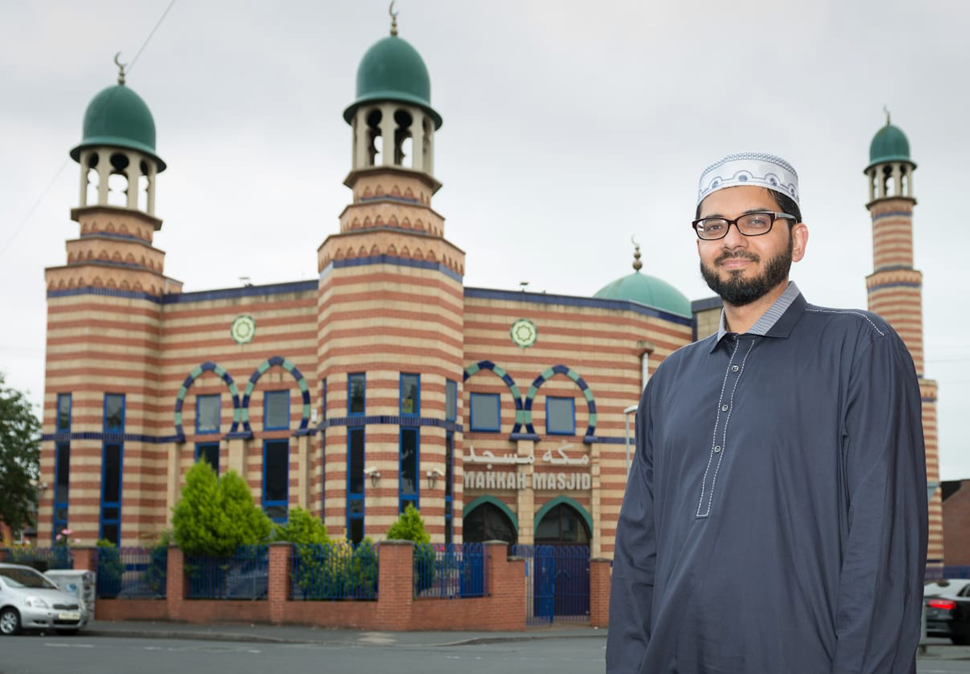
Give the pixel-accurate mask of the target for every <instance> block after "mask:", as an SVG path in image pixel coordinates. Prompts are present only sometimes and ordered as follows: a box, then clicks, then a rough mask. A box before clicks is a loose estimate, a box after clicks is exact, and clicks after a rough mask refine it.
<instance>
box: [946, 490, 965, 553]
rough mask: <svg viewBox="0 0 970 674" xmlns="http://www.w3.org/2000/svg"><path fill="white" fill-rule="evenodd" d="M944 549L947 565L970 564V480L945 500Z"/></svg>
mask: <svg viewBox="0 0 970 674" xmlns="http://www.w3.org/2000/svg"><path fill="white" fill-rule="evenodd" d="M943 551H944V553H943V554H944V562H945V564H946V565H947V566H970V480H964V481H963V483H962V484H961V486H960V489H958V490H957V491H956V492H955V493H953V494H951V495H950V497H949V498H948V499H947V500H945V501H944V502H943Z"/></svg>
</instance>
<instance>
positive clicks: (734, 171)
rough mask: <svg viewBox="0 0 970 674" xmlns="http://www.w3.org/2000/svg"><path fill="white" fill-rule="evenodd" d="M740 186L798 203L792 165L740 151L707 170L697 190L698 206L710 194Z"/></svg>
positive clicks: (778, 159) (759, 153)
mask: <svg viewBox="0 0 970 674" xmlns="http://www.w3.org/2000/svg"><path fill="white" fill-rule="evenodd" d="M739 185H755V186H757V187H766V188H768V189H769V190H775V191H776V192H781V193H782V194H784V195H785V196H787V197H790V198H791V199H793V200H794V201H795V203H796V204H797V203H798V174H797V173H795V169H794V168H792V165H791V164H789V163H788V162H787V161H785V160H784V159H782V158H781V157H776V156H775V155H773V154H765V153H763V152H738V153H736V154H729V155H728V156H726V157H725V158H724V159H722V160H720V161H718V162H715V163H714V164H711V165H710V166H708V167H707V168H706V169H704V172H703V173H702V174H701V180H700V184H699V185H698V188H697V204H698V205H700V203H701V202H702V201H704V197H706V196H707V195H708V194H710V193H711V192H716V191H718V190H723V189H724V188H726V187H738V186H739Z"/></svg>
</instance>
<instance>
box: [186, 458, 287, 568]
mask: <svg viewBox="0 0 970 674" xmlns="http://www.w3.org/2000/svg"><path fill="white" fill-rule="evenodd" d="M272 525H273V523H272V522H271V521H270V519H269V517H267V516H266V513H264V512H263V511H262V509H260V508H259V507H258V506H257V505H255V504H254V503H253V496H252V493H250V491H249V485H247V484H246V482H245V480H243V479H242V478H241V477H239V475H238V474H237V473H235V472H234V471H231V470H230V471H228V472H227V473H226V474H225V475H223V476H222V477H221V478H219V477H217V476H216V474H215V471H214V470H213V469H212V466H210V465H209V464H208V462H206V461H199V462H197V463H196V464H195V465H194V466H192V468H191V469H189V472H188V473H187V474H186V476H185V489H183V490H182V498H180V499H179V502H178V503H176V504H175V508H174V509H173V516H172V526H173V529H174V536H175V542H176V543H177V544H178V546H179V547H180V548H181V549H182V550H183V551H184V552H185V554H186V555H189V556H207V557H226V556H228V555H231V554H232V553H234V552H235V551H236V550H237V549H238V548H239V546H241V545H256V544H258V543H262V542H263V541H265V540H266V539H267V538H268V537H269V535H270V532H271V531H272Z"/></svg>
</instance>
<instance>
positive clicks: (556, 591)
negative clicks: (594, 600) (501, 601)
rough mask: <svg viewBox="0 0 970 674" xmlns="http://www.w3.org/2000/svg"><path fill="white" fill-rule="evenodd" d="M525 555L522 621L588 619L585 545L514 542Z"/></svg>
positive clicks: (517, 551)
mask: <svg viewBox="0 0 970 674" xmlns="http://www.w3.org/2000/svg"><path fill="white" fill-rule="evenodd" d="M512 554H513V555H515V556H517V557H524V558H525V576H526V578H525V585H526V587H525V590H526V624H529V625H538V624H543V623H552V622H565V621H570V622H585V621H587V620H589V547H587V546H585V545H515V546H513V547H512Z"/></svg>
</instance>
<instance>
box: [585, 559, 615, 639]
mask: <svg viewBox="0 0 970 674" xmlns="http://www.w3.org/2000/svg"><path fill="white" fill-rule="evenodd" d="M612 573H613V563H612V562H611V561H610V560H609V559H593V560H590V562H589V624H590V627H607V626H608V625H609V624H610V579H611V576H612Z"/></svg>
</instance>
